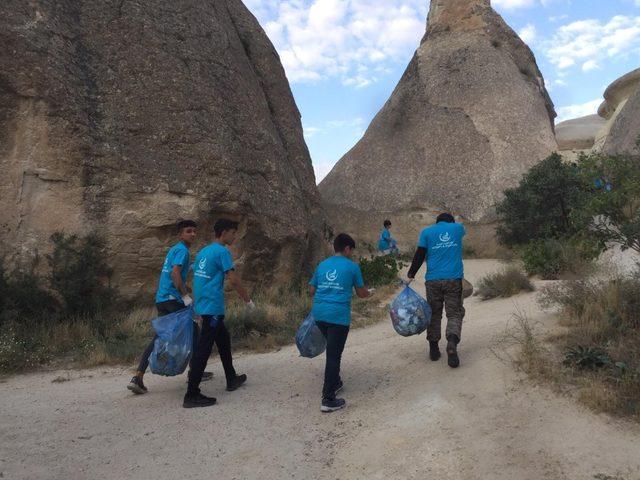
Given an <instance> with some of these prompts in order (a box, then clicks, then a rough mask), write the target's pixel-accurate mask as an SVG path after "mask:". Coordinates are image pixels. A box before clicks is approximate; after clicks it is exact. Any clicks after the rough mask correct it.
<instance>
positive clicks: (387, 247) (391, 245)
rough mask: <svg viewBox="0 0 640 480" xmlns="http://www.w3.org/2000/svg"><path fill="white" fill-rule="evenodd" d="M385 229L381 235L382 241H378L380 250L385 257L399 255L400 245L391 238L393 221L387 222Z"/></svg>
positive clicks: (384, 225) (385, 222) (384, 224)
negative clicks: (392, 254)
mask: <svg viewBox="0 0 640 480" xmlns="http://www.w3.org/2000/svg"><path fill="white" fill-rule="evenodd" d="M383 227H384V228H383V229H382V232H381V233H380V240H379V241H378V250H379V251H381V252H382V253H384V254H385V255H389V254H390V253H398V251H399V250H398V243H397V242H396V239H395V238H393V237H392V236H391V231H390V230H391V220H385V221H384V223H383Z"/></svg>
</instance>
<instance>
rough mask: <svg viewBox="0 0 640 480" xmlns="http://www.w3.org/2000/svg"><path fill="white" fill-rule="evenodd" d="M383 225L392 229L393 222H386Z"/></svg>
mask: <svg viewBox="0 0 640 480" xmlns="http://www.w3.org/2000/svg"><path fill="white" fill-rule="evenodd" d="M383 225H384V226H385V228H386V227H390V226H391V220H385V221H384V223H383Z"/></svg>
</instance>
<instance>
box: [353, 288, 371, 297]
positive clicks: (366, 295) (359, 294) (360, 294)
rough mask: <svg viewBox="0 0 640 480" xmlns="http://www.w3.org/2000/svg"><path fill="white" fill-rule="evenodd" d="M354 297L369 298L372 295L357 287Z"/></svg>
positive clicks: (366, 290) (367, 290) (365, 289)
mask: <svg viewBox="0 0 640 480" xmlns="http://www.w3.org/2000/svg"><path fill="white" fill-rule="evenodd" d="M356 295H357V296H358V298H369V297H370V296H371V295H372V293H371V292H370V291H369V289H367V288H366V287H357V288H356Z"/></svg>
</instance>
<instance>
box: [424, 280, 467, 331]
mask: <svg viewBox="0 0 640 480" xmlns="http://www.w3.org/2000/svg"><path fill="white" fill-rule="evenodd" d="M426 288H427V301H428V302H429V306H430V307H431V323H429V327H428V328H427V340H429V341H430V342H437V341H439V340H440V337H442V311H443V309H446V313H447V333H446V335H447V337H446V338H447V340H449V341H455V342H456V343H457V342H459V341H460V339H461V338H462V336H461V335H462V320H463V319H464V314H465V310H464V305H463V295H462V280H429V281H427V283H426Z"/></svg>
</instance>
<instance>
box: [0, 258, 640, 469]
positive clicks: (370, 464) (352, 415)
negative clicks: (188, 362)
mask: <svg viewBox="0 0 640 480" xmlns="http://www.w3.org/2000/svg"><path fill="white" fill-rule="evenodd" d="M466 267H467V277H468V278H469V279H470V280H471V281H477V280H478V278H480V277H481V276H482V275H484V274H485V273H487V272H489V271H492V270H495V269H497V268H500V266H499V264H498V263H496V262H493V261H482V260H478V261H469V262H466ZM422 290H423V289H422V287H420V291H422ZM534 298H535V296H534V295H532V294H527V295H520V296H518V297H515V298H512V299H508V300H496V301H490V302H484V303H482V302H480V301H479V300H478V299H477V298H472V299H470V300H469V301H468V302H467V303H466V307H467V319H466V323H465V326H464V330H463V337H464V338H463V343H462V345H461V360H462V366H461V368H460V369H458V370H451V369H449V368H448V367H447V365H446V362H445V361H442V360H441V361H440V362H438V363H432V362H429V361H427V360H426V356H425V353H426V349H425V344H426V342H425V339H424V337H420V338H402V337H399V336H398V335H396V334H395V332H394V331H393V329H392V328H391V326H390V323H389V322H387V321H385V322H383V323H381V324H379V325H376V326H374V327H371V328H368V329H365V330H358V331H354V332H352V334H351V335H350V338H349V341H348V342H347V348H346V351H345V355H344V360H343V379H344V382H345V390H344V397H345V398H346V399H347V402H348V406H347V409H346V410H343V411H341V412H336V413H334V414H330V415H327V414H321V413H320V408H319V407H320V404H319V400H320V399H319V390H320V386H321V377H322V370H323V361H324V359H323V358H322V357H321V358H317V359H314V360H306V359H302V358H298V357H297V356H296V351H295V347H289V348H285V349H283V350H281V351H279V352H275V353H269V354H261V355H255V354H248V355H242V356H240V357H238V358H237V368H238V371H240V372H246V373H247V374H248V375H249V382H248V385H247V387H246V388H243V389H241V390H239V391H237V392H234V393H226V392H224V391H223V382H222V378H223V375H222V373H221V367H220V365H219V363H218V361H217V360H215V361H214V362H213V365H212V370H213V371H214V372H215V378H214V379H213V380H212V381H211V382H209V383H206V384H204V391H205V393H208V394H212V395H215V396H217V397H218V401H219V405H217V406H215V407H213V408H209V409H198V410H185V409H183V408H182V407H181V401H182V395H183V393H184V390H185V384H184V382H185V377H184V376H181V377H179V378H172V379H165V378H160V377H155V376H152V375H149V376H148V386H149V389H150V393H149V394H148V395H144V396H133V395H130V394H129V393H128V392H127V391H126V390H125V388H124V387H125V385H126V383H127V381H128V378H129V373H128V371H127V370H126V369H108V370H105V369H99V370H92V371H82V372H77V371H74V372H70V373H69V375H70V377H71V380H70V381H68V382H64V383H52V380H53V379H54V378H56V377H58V376H59V375H66V374H67V373H66V372H52V373H37V374H32V375H24V376H18V377H14V378H11V379H9V380H7V381H6V382H4V383H2V384H0V478H7V479H30V480H35V479H45V478H46V479H65V480H72V479H100V480H103V479H105V480H106V479H118V480H121V479H124V478H133V479H179V478H190V479H197V478H203V479H204V478H207V479H208V478H219V479H224V480H230V479H239V480H240V479H242V480H244V479H254V478H255V479H262V480H269V479H283V478H296V479H360V478H362V479H369V480H370V479H420V480H424V479H427V478H436V479H441V480H448V479H461V480H462V479H464V480H467V479H491V480H493V479H505V480H506V479H509V480H514V479H517V480H526V479H536V480H538V479H554V480H555V479H576V480H578V479H580V480H582V479H592V478H594V476H595V475H598V474H604V475H611V476H613V475H616V474H622V475H623V478H625V479H626V480H635V479H637V478H640V429H639V428H638V427H636V426H633V425H630V424H627V423H624V422H621V421H617V420H613V419H611V418H609V417H606V416H603V415H595V414H593V413H591V412H589V411H587V410H585V409H583V408H582V407H580V406H578V405H576V404H575V403H574V402H573V401H571V400H570V399H566V398H562V397H558V396H556V395H554V394H553V393H551V392H550V391H548V390H547V389H544V388H538V387H533V386H531V385H530V384H529V382H528V381H526V380H522V379H521V378H519V377H518V375H517V374H516V373H515V372H514V370H513V368H512V366H510V365H507V364H504V363H502V362H501V361H500V360H498V359H497V358H496V357H495V355H494V354H493V353H491V351H490V348H491V346H492V344H493V339H494V337H495V336H496V334H499V333H500V332H501V331H503V330H504V328H505V324H506V322H507V320H508V319H509V318H510V316H511V314H512V312H514V310H515V309H516V305H517V307H518V308H519V309H521V310H524V311H526V312H527V313H528V314H529V316H530V317H531V318H532V320H534V321H536V320H540V321H547V322H548V321H549V319H548V316H546V315H544V314H542V313H540V312H539V311H538V308H537V307H536V305H535V302H534ZM602 478H606V477H602Z"/></svg>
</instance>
